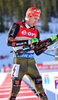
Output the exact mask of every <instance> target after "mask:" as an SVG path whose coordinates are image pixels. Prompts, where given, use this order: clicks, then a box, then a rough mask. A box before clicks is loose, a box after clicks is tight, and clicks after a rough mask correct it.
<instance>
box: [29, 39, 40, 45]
mask: <svg viewBox="0 0 58 100" xmlns="http://www.w3.org/2000/svg"><path fill="white" fill-rule="evenodd" d="M30 42H31V44H34V43H36V44H38V43H39V40H38V39H37V38H32V39H31V40H30Z"/></svg>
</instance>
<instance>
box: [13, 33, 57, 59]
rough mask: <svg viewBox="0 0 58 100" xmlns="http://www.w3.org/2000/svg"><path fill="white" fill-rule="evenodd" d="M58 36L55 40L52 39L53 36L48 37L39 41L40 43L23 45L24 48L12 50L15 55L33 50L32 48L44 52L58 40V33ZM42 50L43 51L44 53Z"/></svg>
mask: <svg viewBox="0 0 58 100" xmlns="http://www.w3.org/2000/svg"><path fill="white" fill-rule="evenodd" d="M56 36H57V39H55V40H54V41H52V40H51V38H48V39H45V40H42V41H39V43H38V44H36V43H35V44H31V45H23V49H19V50H17V51H14V50H13V51H11V52H13V53H14V54H15V56H16V57H17V56H20V55H22V54H24V53H26V52H28V51H31V50H38V51H39V52H40V51H41V50H42V51H43V52H44V51H45V50H46V49H48V46H50V45H52V44H54V43H55V42H56V41H58V35H56ZM43 52H42V53H43Z"/></svg>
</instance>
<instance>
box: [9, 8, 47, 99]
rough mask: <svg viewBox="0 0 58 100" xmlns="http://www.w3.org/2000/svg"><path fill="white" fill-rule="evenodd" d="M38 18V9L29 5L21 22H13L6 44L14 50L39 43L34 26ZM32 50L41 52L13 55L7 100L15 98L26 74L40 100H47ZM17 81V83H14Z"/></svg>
mask: <svg viewBox="0 0 58 100" xmlns="http://www.w3.org/2000/svg"><path fill="white" fill-rule="evenodd" d="M39 18H40V10H39V9H37V8H36V7H30V8H29V9H28V10H27V12H26V17H25V19H24V21H22V22H15V23H14V24H13V25H12V26H11V28H10V30H9V33H8V36H7V45H8V46H12V47H13V49H14V51H15V52H16V51H17V50H19V49H22V48H23V45H29V44H33V43H39V41H40V36H39V31H38V30H37V29H36V28H35V27H34V25H35V24H36V23H37V22H38V20H39ZM34 52H35V54H36V55H39V54H40V53H41V52H42V51H41V52H38V51H37V50H35V51H34V50H31V51H30V52H27V53H24V54H23V55H21V56H17V57H16V56H15V55H14V57H13V68H12V74H11V82H12V86H11V91H10V95H9V98H8V100H15V99H16V97H17V94H18V92H19V90H20V86H21V80H22V78H23V76H24V75H25V74H26V75H27V76H28V78H29V79H30V82H31V83H32V85H33V86H34V89H35V91H36V92H37V94H38V96H39V98H40V100H48V98H47V95H46V94H45V92H44V89H43V87H42V78H41V76H40V74H39V72H38V69H37V67H36V65H35V60H34ZM16 82H18V84H16Z"/></svg>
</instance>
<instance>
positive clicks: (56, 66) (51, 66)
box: [36, 63, 58, 70]
mask: <svg viewBox="0 0 58 100" xmlns="http://www.w3.org/2000/svg"><path fill="white" fill-rule="evenodd" d="M36 65H37V67H38V69H39V70H51V69H58V64H45V65H44V64H38V63H37V64H36Z"/></svg>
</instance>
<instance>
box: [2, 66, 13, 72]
mask: <svg viewBox="0 0 58 100" xmlns="http://www.w3.org/2000/svg"><path fill="white" fill-rule="evenodd" d="M11 71H12V66H10V67H3V72H11Z"/></svg>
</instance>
